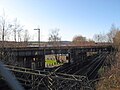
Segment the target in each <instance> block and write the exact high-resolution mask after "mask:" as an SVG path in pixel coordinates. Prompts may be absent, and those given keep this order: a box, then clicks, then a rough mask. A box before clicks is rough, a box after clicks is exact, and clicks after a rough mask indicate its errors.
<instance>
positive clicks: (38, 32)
mask: <svg viewBox="0 0 120 90" xmlns="http://www.w3.org/2000/svg"><path fill="white" fill-rule="evenodd" d="M34 30H38V43H39V47H40V29H39V28H37V29H34Z"/></svg>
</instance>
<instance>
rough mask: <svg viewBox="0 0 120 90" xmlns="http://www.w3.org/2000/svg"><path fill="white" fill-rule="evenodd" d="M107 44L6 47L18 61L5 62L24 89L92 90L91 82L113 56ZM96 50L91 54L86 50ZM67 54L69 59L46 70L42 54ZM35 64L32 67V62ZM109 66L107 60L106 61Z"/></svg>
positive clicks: (112, 51) (5, 50) (112, 50)
mask: <svg viewBox="0 0 120 90" xmlns="http://www.w3.org/2000/svg"><path fill="white" fill-rule="evenodd" d="M114 51H115V50H114V48H113V47H112V46H111V45H109V46H89V47H88V46H87V47H59V48H58V47H49V48H48V47H47V48H45V47H43V48H31V47H26V48H12V49H11V48H7V49H4V54H5V53H6V54H7V53H11V54H12V55H11V56H12V57H13V56H14V57H15V59H16V60H17V61H19V62H20V63H21V62H22V67H19V65H18V64H16V65H12V64H11V65H10V64H6V65H5V67H6V69H8V70H10V71H12V72H13V73H14V75H15V76H16V77H17V79H18V80H19V81H20V82H21V84H22V85H23V86H24V87H25V88H26V89H27V90H94V87H93V86H92V84H91V81H92V80H94V79H96V78H98V77H99V76H98V70H99V69H100V68H101V66H104V65H106V64H105V63H106V60H108V61H109V60H111V58H112V57H113V56H114V55H115V52H114ZM88 52H89V53H91V52H95V54H92V55H90V56H87V53H88ZM48 54H67V55H68V60H69V62H68V63H67V64H63V65H61V66H58V67H56V68H53V69H52V70H50V71H49V70H46V69H45V55H48ZM33 63H34V64H35V67H34V68H33V67H32V64H33ZM107 65H109V63H107Z"/></svg>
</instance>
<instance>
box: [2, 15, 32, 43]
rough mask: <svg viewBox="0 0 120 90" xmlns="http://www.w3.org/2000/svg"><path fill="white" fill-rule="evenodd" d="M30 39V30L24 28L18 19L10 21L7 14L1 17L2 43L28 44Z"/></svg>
mask: <svg viewBox="0 0 120 90" xmlns="http://www.w3.org/2000/svg"><path fill="white" fill-rule="evenodd" d="M29 39H30V35H29V32H28V30H26V29H24V28H23V26H22V25H21V24H20V23H19V22H18V20H17V18H16V19H14V20H13V21H10V20H8V19H7V17H6V16H5V14H4V15H3V16H0V41H15V42H20V41H25V42H27V41H28V40H29Z"/></svg>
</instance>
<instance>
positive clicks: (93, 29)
mask: <svg viewBox="0 0 120 90" xmlns="http://www.w3.org/2000/svg"><path fill="white" fill-rule="evenodd" d="M119 5H120V0H0V15H2V13H3V9H4V10H5V13H6V15H7V16H8V18H10V19H11V18H12V19H13V18H17V19H18V20H19V21H20V23H21V24H22V25H24V26H25V28H26V29H28V30H29V32H30V34H31V35H32V36H33V35H34V36H35V38H34V40H37V35H36V34H37V32H36V31H34V30H33V29H34V28H37V27H38V26H39V27H40V29H41V39H42V41H43V40H46V41H47V39H48V35H49V33H50V31H51V30H52V29H55V28H59V29H60V36H61V37H62V40H72V38H73V37H74V36H75V35H83V36H86V37H88V38H92V37H93V35H94V34H97V33H107V32H108V31H109V29H110V27H111V25H112V24H115V25H116V26H118V27H119V26H120V11H119V10H120V6H119Z"/></svg>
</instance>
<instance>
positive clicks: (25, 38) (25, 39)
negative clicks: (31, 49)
mask: <svg viewBox="0 0 120 90" xmlns="http://www.w3.org/2000/svg"><path fill="white" fill-rule="evenodd" d="M29 39H30V35H29V32H28V30H25V31H24V42H28V41H29Z"/></svg>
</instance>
